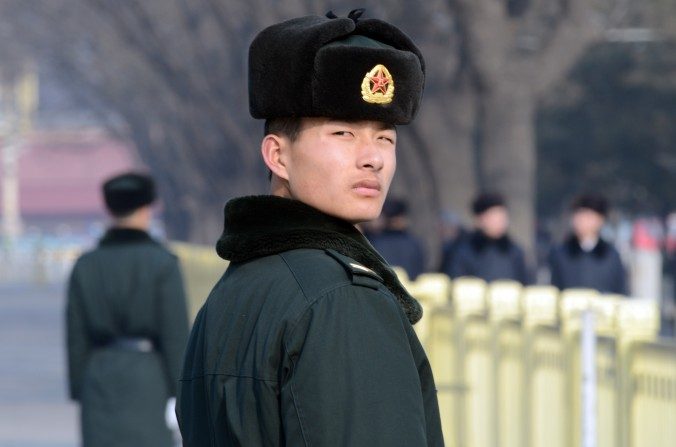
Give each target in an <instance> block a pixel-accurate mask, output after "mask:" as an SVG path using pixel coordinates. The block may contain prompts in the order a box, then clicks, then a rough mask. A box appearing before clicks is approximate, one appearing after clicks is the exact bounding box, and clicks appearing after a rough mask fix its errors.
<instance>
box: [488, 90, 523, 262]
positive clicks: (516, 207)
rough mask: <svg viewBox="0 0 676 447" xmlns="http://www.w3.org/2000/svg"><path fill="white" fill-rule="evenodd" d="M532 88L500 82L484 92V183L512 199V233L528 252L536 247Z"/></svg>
mask: <svg viewBox="0 0 676 447" xmlns="http://www.w3.org/2000/svg"><path fill="white" fill-rule="evenodd" d="M534 107H535V104H534V99H533V92H532V90H531V89H530V87H529V86H527V85H524V83H523V82H520V83H511V82H504V83H498V84H496V85H495V86H494V88H492V89H491V90H490V91H488V92H485V93H484V94H483V95H482V101H481V108H482V112H481V121H482V122H481V135H480V141H481V154H480V157H481V168H482V179H483V181H484V186H485V188H487V189H490V190H494V191H499V192H501V193H502V194H504V195H505V197H506V198H507V200H508V202H509V208H510V211H511V218H512V233H513V235H514V236H515V239H516V240H518V241H519V242H520V243H521V244H522V245H523V247H524V249H525V250H526V253H528V254H529V255H530V254H531V253H533V247H534V234H535V232H534V221H535V216H534V209H533V203H534V202H535V165H536V150H535V141H534V140H535V131H534Z"/></svg>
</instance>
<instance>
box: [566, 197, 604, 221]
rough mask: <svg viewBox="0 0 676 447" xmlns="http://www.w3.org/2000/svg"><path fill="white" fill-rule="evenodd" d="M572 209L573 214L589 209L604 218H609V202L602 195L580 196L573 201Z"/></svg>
mask: <svg viewBox="0 0 676 447" xmlns="http://www.w3.org/2000/svg"><path fill="white" fill-rule="evenodd" d="M570 209H571V210H572V211H573V212H575V211H577V210H580V209H589V210H592V211H595V212H597V213H599V214H600V215H602V216H607V215H608V200H606V198H605V197H603V196H602V195H600V194H580V195H579V196H577V197H576V198H575V199H574V200H573V202H572V203H571V206H570Z"/></svg>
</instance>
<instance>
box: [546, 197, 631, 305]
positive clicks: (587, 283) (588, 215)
mask: <svg viewBox="0 0 676 447" xmlns="http://www.w3.org/2000/svg"><path fill="white" fill-rule="evenodd" d="M571 209H572V212H573V216H572V219H571V224H572V230H573V231H572V234H571V235H570V236H569V237H568V238H567V239H566V241H565V242H564V243H563V244H562V245H561V246H559V247H556V248H555V249H553V250H552V253H551V255H550V259H549V267H550V269H551V274H552V285H554V286H556V287H558V288H559V289H562V290H563V289H569V288H592V289H596V290H599V291H600V292H604V293H619V294H626V293H627V278H626V272H625V269H624V266H623V265H622V261H621V259H620V255H619V253H618V252H617V250H616V249H615V247H613V246H612V245H610V244H609V243H608V242H606V241H604V240H603V239H602V238H601V228H603V224H604V223H605V219H606V216H607V214H608V202H607V201H606V199H605V198H604V197H602V196H600V195H597V194H584V195H580V196H578V197H577V198H576V199H575V200H574V201H573V203H572V206H571Z"/></svg>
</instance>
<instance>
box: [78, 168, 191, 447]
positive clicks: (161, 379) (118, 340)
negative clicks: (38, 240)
mask: <svg viewBox="0 0 676 447" xmlns="http://www.w3.org/2000/svg"><path fill="white" fill-rule="evenodd" d="M103 193H104V197H105V202H106V206H107V208H108V210H109V212H110V214H111V215H112V216H113V219H114V224H113V226H112V227H111V228H110V229H109V230H108V232H107V233H106V234H105V235H104V237H103V238H102V239H101V241H100V243H99V245H98V247H97V248H96V249H94V250H92V251H90V252H88V253H85V254H84V255H82V256H81V257H80V259H78V260H77V262H76V264H75V267H74V268H73V272H72V274H71V277H70V283H69V285H68V305H67V311H66V316H67V343H68V366H69V380H70V395H71V397H72V398H73V399H75V400H77V401H78V402H79V403H80V405H81V425H82V440H83V444H84V445H85V446H92V447H107V446H111V447H112V446H120V447H131V446H143V447H151V446H158V447H159V446H170V445H172V442H173V440H172V436H171V432H170V431H169V429H168V428H167V423H166V421H165V407H166V406H167V403H168V400H170V398H171V397H172V396H175V393H176V387H177V384H178V375H179V371H180V367H181V358H182V356H183V351H184V348H185V343H186V340H187V337H188V318H187V311H186V301H185V294H184V288H183V281H182V279H181V273H180V271H179V265H178V260H177V258H176V257H175V256H174V255H172V254H171V253H170V252H169V251H167V250H166V249H165V248H164V247H163V246H162V245H160V244H159V243H158V242H157V241H155V240H154V239H152V238H151V237H150V236H149V235H148V232H147V231H148V228H149V225H150V221H151V209H150V205H151V204H152V202H153V201H154V199H155V187H154V184H153V180H152V179H151V178H150V177H148V176H146V175H142V174H136V173H129V174H124V175H121V176H117V177H114V178H112V179H110V180H108V181H107V182H106V183H105V184H104V185H103Z"/></svg>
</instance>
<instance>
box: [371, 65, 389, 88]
mask: <svg viewBox="0 0 676 447" xmlns="http://www.w3.org/2000/svg"><path fill="white" fill-rule="evenodd" d="M369 80H370V81H371V82H372V83H373V86H372V87H371V93H377V92H378V91H380V92H382V93H383V94H385V93H387V86H388V84H389V83H390V80H389V79H388V78H387V76H386V75H385V73H384V72H383V68H382V67H380V68H379V69H378V72H377V73H376V74H375V75H373V76H371V77H370V78H369Z"/></svg>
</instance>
